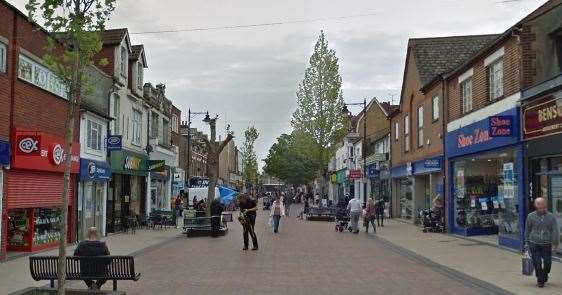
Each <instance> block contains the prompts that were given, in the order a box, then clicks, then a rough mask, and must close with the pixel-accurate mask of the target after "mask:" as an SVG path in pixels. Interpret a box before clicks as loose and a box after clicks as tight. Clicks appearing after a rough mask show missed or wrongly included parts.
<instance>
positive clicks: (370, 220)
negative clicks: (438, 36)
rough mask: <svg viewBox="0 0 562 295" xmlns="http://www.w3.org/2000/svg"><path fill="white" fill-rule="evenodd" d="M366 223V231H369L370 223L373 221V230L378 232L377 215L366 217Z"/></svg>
mask: <svg viewBox="0 0 562 295" xmlns="http://www.w3.org/2000/svg"><path fill="white" fill-rule="evenodd" d="M363 222H364V223H365V232H369V223H371V225H372V226H373V231H374V232H375V233H376V232H377V227H376V225H375V217H374V216H373V217H369V218H365V220H364V221H363Z"/></svg>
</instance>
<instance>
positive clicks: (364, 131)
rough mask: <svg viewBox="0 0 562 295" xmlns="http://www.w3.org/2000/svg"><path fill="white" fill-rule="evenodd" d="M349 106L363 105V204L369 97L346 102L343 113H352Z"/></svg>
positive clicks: (365, 201)
mask: <svg viewBox="0 0 562 295" xmlns="http://www.w3.org/2000/svg"><path fill="white" fill-rule="evenodd" d="M347 106H363V143H362V144H361V156H362V158H363V196H364V198H363V206H366V205H367V152H366V148H367V99H366V98H364V99H363V102H357V103H344V106H343V113H345V114H351V112H350V111H349V110H348V109H347Z"/></svg>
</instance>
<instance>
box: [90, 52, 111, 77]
mask: <svg viewBox="0 0 562 295" xmlns="http://www.w3.org/2000/svg"><path fill="white" fill-rule="evenodd" d="M104 59H105V61H107V63H106V64H105V65H101V61H102V60H104ZM94 60H95V61H96V62H95V65H96V66H97V67H98V68H99V69H100V70H102V71H103V72H104V73H106V74H108V75H109V76H111V77H113V76H115V67H114V66H115V47H114V46H104V47H102V49H101V50H100V52H98V54H96V56H95V58H94Z"/></svg>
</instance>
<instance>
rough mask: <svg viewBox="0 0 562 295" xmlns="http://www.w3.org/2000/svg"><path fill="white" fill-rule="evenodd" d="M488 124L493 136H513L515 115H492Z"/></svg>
mask: <svg viewBox="0 0 562 295" xmlns="http://www.w3.org/2000/svg"><path fill="white" fill-rule="evenodd" d="M488 124H489V125H488V130H490V136H491V137H506V136H513V116H491V117H490V118H488Z"/></svg>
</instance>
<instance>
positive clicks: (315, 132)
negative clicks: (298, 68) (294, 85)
mask: <svg viewBox="0 0 562 295" xmlns="http://www.w3.org/2000/svg"><path fill="white" fill-rule="evenodd" d="M341 84H342V79H341V76H340V74H339V65H338V58H337V57H336V52H335V51H334V50H333V49H330V48H329V47H328V41H327V40H326V37H325V35H324V32H323V31H322V32H320V36H319V37H318V41H317V42H316V45H315V46H314V52H313V53H312V56H311V57H310V60H309V66H308V68H307V69H306V71H305V73H304V78H303V80H302V82H301V83H300V84H299V86H298V90H297V110H296V111H295V112H294V113H293V118H292V121H291V124H292V126H293V128H294V129H295V130H297V131H298V132H300V133H302V134H303V135H304V136H306V137H308V138H309V139H311V140H308V141H306V142H304V144H305V145H304V146H303V147H302V148H303V149H304V153H305V154H306V155H307V156H308V157H310V158H311V159H313V161H314V162H315V167H317V169H318V170H317V173H318V176H319V178H320V179H321V181H322V184H321V189H322V190H323V189H324V183H323V182H324V177H323V176H324V175H325V174H326V170H327V165H328V161H329V159H330V157H331V156H332V155H333V154H334V152H335V147H336V143H337V142H339V141H340V140H341V139H342V138H343V136H344V135H345V126H346V118H345V116H343V115H342V109H343V107H344V101H343V95H342V91H341ZM321 194H323V191H322V192H321Z"/></svg>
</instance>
